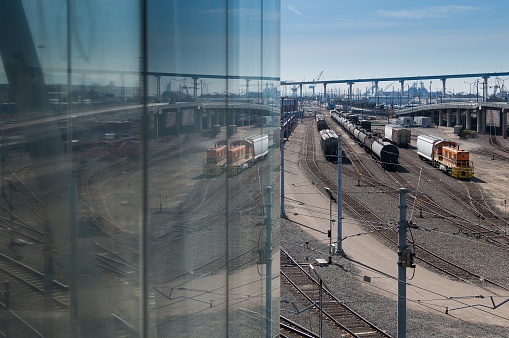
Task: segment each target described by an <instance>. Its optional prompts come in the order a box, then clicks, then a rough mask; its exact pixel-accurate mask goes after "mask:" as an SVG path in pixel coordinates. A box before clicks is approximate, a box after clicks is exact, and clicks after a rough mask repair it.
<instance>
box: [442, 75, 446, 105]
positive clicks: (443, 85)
mask: <svg viewBox="0 0 509 338" xmlns="http://www.w3.org/2000/svg"><path fill="white" fill-rule="evenodd" d="M445 80H446V79H445V78H443V79H442V102H444V98H445Z"/></svg>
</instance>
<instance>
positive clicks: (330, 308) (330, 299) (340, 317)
mask: <svg viewBox="0 0 509 338" xmlns="http://www.w3.org/2000/svg"><path fill="white" fill-rule="evenodd" d="M280 254H281V263H280V267H281V270H280V273H281V277H282V279H283V281H286V282H287V283H288V284H290V285H291V286H292V287H293V288H295V289H296V290H297V291H298V293H299V294H300V295H301V296H302V297H303V298H304V299H305V300H306V301H307V302H309V303H310V304H314V305H315V307H316V308H317V312H318V314H317V316H319V314H320V312H322V316H323V318H324V319H325V320H327V321H328V322H329V323H330V324H332V325H333V326H334V327H336V328H337V330H338V332H337V336H340V335H341V336H351V337H390V335H388V334H387V333H386V332H384V331H383V330H381V329H380V328H378V327H376V326H375V325H374V324H372V323H370V322H369V321H368V320H366V319H365V318H363V317H362V316H361V315H359V314H358V313H356V312H355V311H353V310H352V309H351V308H349V307H348V306H346V305H345V304H344V302H342V301H340V300H339V299H338V298H337V297H336V296H334V295H333V294H332V293H331V292H330V291H329V290H328V289H327V287H325V286H323V283H322V289H321V291H320V282H319V281H317V280H316V279H315V278H314V277H313V276H311V275H310V274H309V273H308V272H307V271H306V270H305V268H304V267H303V266H302V265H301V264H299V263H297V262H296V261H295V260H294V259H293V258H292V257H291V256H290V255H289V254H288V252H286V251H285V250H284V248H280ZM320 295H321V299H322V304H321V311H320V306H319V305H317V304H319V302H320ZM308 334H309V333H308ZM309 337H316V335H315V336H313V335H310V336H309Z"/></svg>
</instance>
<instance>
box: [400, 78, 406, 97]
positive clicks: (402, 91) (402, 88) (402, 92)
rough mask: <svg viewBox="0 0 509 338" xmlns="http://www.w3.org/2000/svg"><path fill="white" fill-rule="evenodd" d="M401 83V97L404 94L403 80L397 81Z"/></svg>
mask: <svg viewBox="0 0 509 338" xmlns="http://www.w3.org/2000/svg"><path fill="white" fill-rule="evenodd" d="M399 83H401V97H403V95H404V94H405V80H401V81H399Z"/></svg>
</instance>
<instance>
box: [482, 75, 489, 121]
mask: <svg viewBox="0 0 509 338" xmlns="http://www.w3.org/2000/svg"><path fill="white" fill-rule="evenodd" d="M488 78H489V76H485V77H483V79H484V85H483V86H482V102H487V101H488ZM484 113H486V111H485V112H484ZM485 116H486V115H485Z"/></svg>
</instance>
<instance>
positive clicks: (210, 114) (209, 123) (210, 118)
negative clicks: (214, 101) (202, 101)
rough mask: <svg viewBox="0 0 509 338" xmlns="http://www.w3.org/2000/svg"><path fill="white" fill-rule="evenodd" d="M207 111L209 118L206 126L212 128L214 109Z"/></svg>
mask: <svg viewBox="0 0 509 338" xmlns="http://www.w3.org/2000/svg"><path fill="white" fill-rule="evenodd" d="M206 113H207V120H206V122H205V128H206V129H210V128H212V111H211V110H210V109H209V110H207V111H206Z"/></svg>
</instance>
